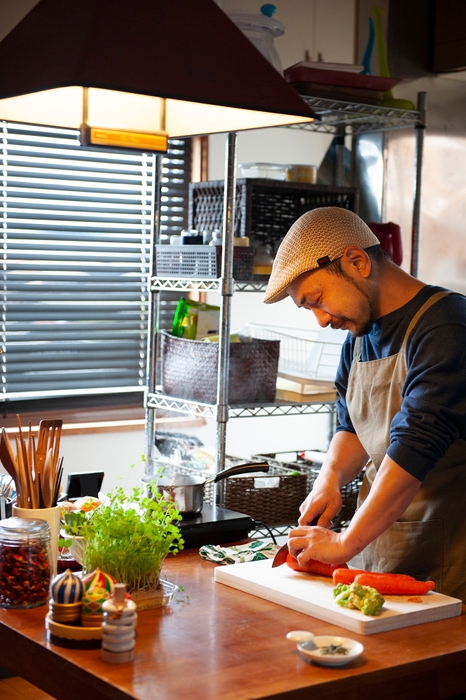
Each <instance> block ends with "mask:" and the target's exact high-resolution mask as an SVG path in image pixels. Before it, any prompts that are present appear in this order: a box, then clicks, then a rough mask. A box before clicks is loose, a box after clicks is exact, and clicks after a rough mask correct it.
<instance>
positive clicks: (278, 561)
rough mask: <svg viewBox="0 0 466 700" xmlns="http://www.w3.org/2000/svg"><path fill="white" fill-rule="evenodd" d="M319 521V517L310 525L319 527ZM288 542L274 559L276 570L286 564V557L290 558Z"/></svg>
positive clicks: (273, 566) (273, 567)
mask: <svg viewBox="0 0 466 700" xmlns="http://www.w3.org/2000/svg"><path fill="white" fill-rule="evenodd" d="M318 520H319V516H317V518H314V520H313V521H312V522H311V523H309V525H311V526H313V525H317V521H318ZM288 552H289V549H288V542H285V544H282V546H281V547H280V549H279V550H278V552H277V553H276V555H275V556H274V558H273V562H272V569H275V567H276V566H281V565H282V564H286V557H287V556H288Z"/></svg>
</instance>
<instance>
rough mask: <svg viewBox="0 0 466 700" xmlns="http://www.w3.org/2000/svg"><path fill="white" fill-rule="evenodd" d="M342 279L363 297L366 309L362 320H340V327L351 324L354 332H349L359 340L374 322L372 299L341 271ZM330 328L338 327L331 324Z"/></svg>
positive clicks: (346, 318) (345, 318) (361, 287)
mask: <svg viewBox="0 0 466 700" xmlns="http://www.w3.org/2000/svg"><path fill="white" fill-rule="evenodd" d="M341 273H342V277H344V279H345V280H346V281H347V282H349V283H350V284H351V285H352V286H353V287H355V288H356V289H357V290H358V292H359V293H360V294H361V295H362V296H363V297H364V299H365V301H366V309H365V312H366V313H365V314H364V316H363V318H359V319H356V318H349V317H343V318H342V323H340V327H341V326H342V325H346V324H347V323H351V324H352V325H353V326H354V327H355V329H354V331H349V332H350V333H351V335H352V336H353V337H354V338H359V337H361V336H362V335H367V333H369V332H370V330H371V328H372V326H373V324H374V321H375V315H374V312H373V309H372V299H371V297H370V295H369V293H368V291H367V289H365V288H364V287H363V286H362V285H360V284H359V283H358V282H357V281H356V280H354V279H353V278H352V277H350V276H349V275H347V274H346V273H345V272H343V270H342V271H341ZM331 326H332V328H338V327H339V326H338V325H335V326H334V325H333V324H331Z"/></svg>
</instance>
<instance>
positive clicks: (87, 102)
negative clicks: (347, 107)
mask: <svg viewBox="0 0 466 700" xmlns="http://www.w3.org/2000/svg"><path fill="white" fill-rule="evenodd" d="M314 118H315V115H314V113H313V111H312V109H311V108H310V107H308V106H307V105H306V103H305V102H304V101H303V100H302V99H301V98H300V97H299V96H298V95H297V93H296V92H295V91H294V89H293V88H291V87H290V86H289V85H288V84H287V83H286V82H285V80H284V79H283V78H282V77H281V75H280V74H279V73H278V72H277V71H276V70H275V69H274V68H273V66H272V65H271V64H270V63H269V62H268V61H267V60H266V59H265V58H264V57H263V56H262V54H261V53H260V52H259V51H258V50H257V49H256V48H255V47H254V46H253V45H252V44H251V42H250V41H249V40H248V39H247V38H246V37H245V36H244V35H243V33H242V32H241V31H240V30H239V29H238V28H237V27H236V26H235V24H234V23H233V22H232V21H231V20H230V19H229V18H228V17H227V15H226V14H225V13H224V12H223V11H222V10H221V9H220V8H219V7H218V6H217V5H216V4H215V2H214V1H213V0H40V2H38V3H37V5H35V7H34V8H33V9H32V10H31V11H30V12H29V13H28V14H27V15H26V16H25V17H24V18H23V19H22V21H21V22H19V24H17V25H16V27H15V28H14V29H13V30H12V31H11V32H10V33H9V34H8V35H7V36H6V37H5V38H4V39H3V41H2V42H0V119H4V120H9V121H19V122H25V123H33V124H47V125H50V126H62V127H69V128H77V129H80V130H81V142H82V144H83V145H87V146H96V147H99V148H102V147H106V146H107V147H111V148H129V149H131V150H148V151H154V152H164V151H166V146H167V139H168V138H173V137H182V136H185V137H186V136H194V135H199V134H212V133H223V132H236V131H241V130H244V129H255V128H264V127H271V126H282V125H286V124H296V123H304V122H310V121H312V120H313V119H314Z"/></svg>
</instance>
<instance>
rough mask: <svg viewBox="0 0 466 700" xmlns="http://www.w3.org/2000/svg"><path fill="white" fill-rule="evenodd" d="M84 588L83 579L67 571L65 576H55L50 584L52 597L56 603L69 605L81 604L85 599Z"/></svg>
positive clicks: (69, 570)
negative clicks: (82, 599) (83, 598)
mask: <svg viewBox="0 0 466 700" xmlns="http://www.w3.org/2000/svg"><path fill="white" fill-rule="evenodd" d="M83 593H84V586H83V582H82V580H81V578H80V577H79V576H76V574H73V573H72V572H71V569H67V570H66V571H65V573H64V574H59V575H58V576H55V578H54V579H53V581H52V583H51V584H50V595H51V597H52V600H53V601H54V602H55V603H61V604H64V605H69V604H70V603H79V602H80V601H81V598H82V597H83Z"/></svg>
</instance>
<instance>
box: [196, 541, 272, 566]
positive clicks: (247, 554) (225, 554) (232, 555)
mask: <svg viewBox="0 0 466 700" xmlns="http://www.w3.org/2000/svg"><path fill="white" fill-rule="evenodd" d="M279 549H280V547H279V546H278V545H276V544H272V543H271V542H259V541H257V540H256V541H254V542H250V543H249V544H241V545H238V546H236V547H219V546H218V545H213V544H206V545H204V546H203V547H201V548H200V550H199V555H200V557H201V559H207V560H208V561H214V562H215V563H216V564H241V563H243V562H245V561H260V560H261V559H273V557H274V556H275V554H276V553H277V552H278V550H279Z"/></svg>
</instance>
